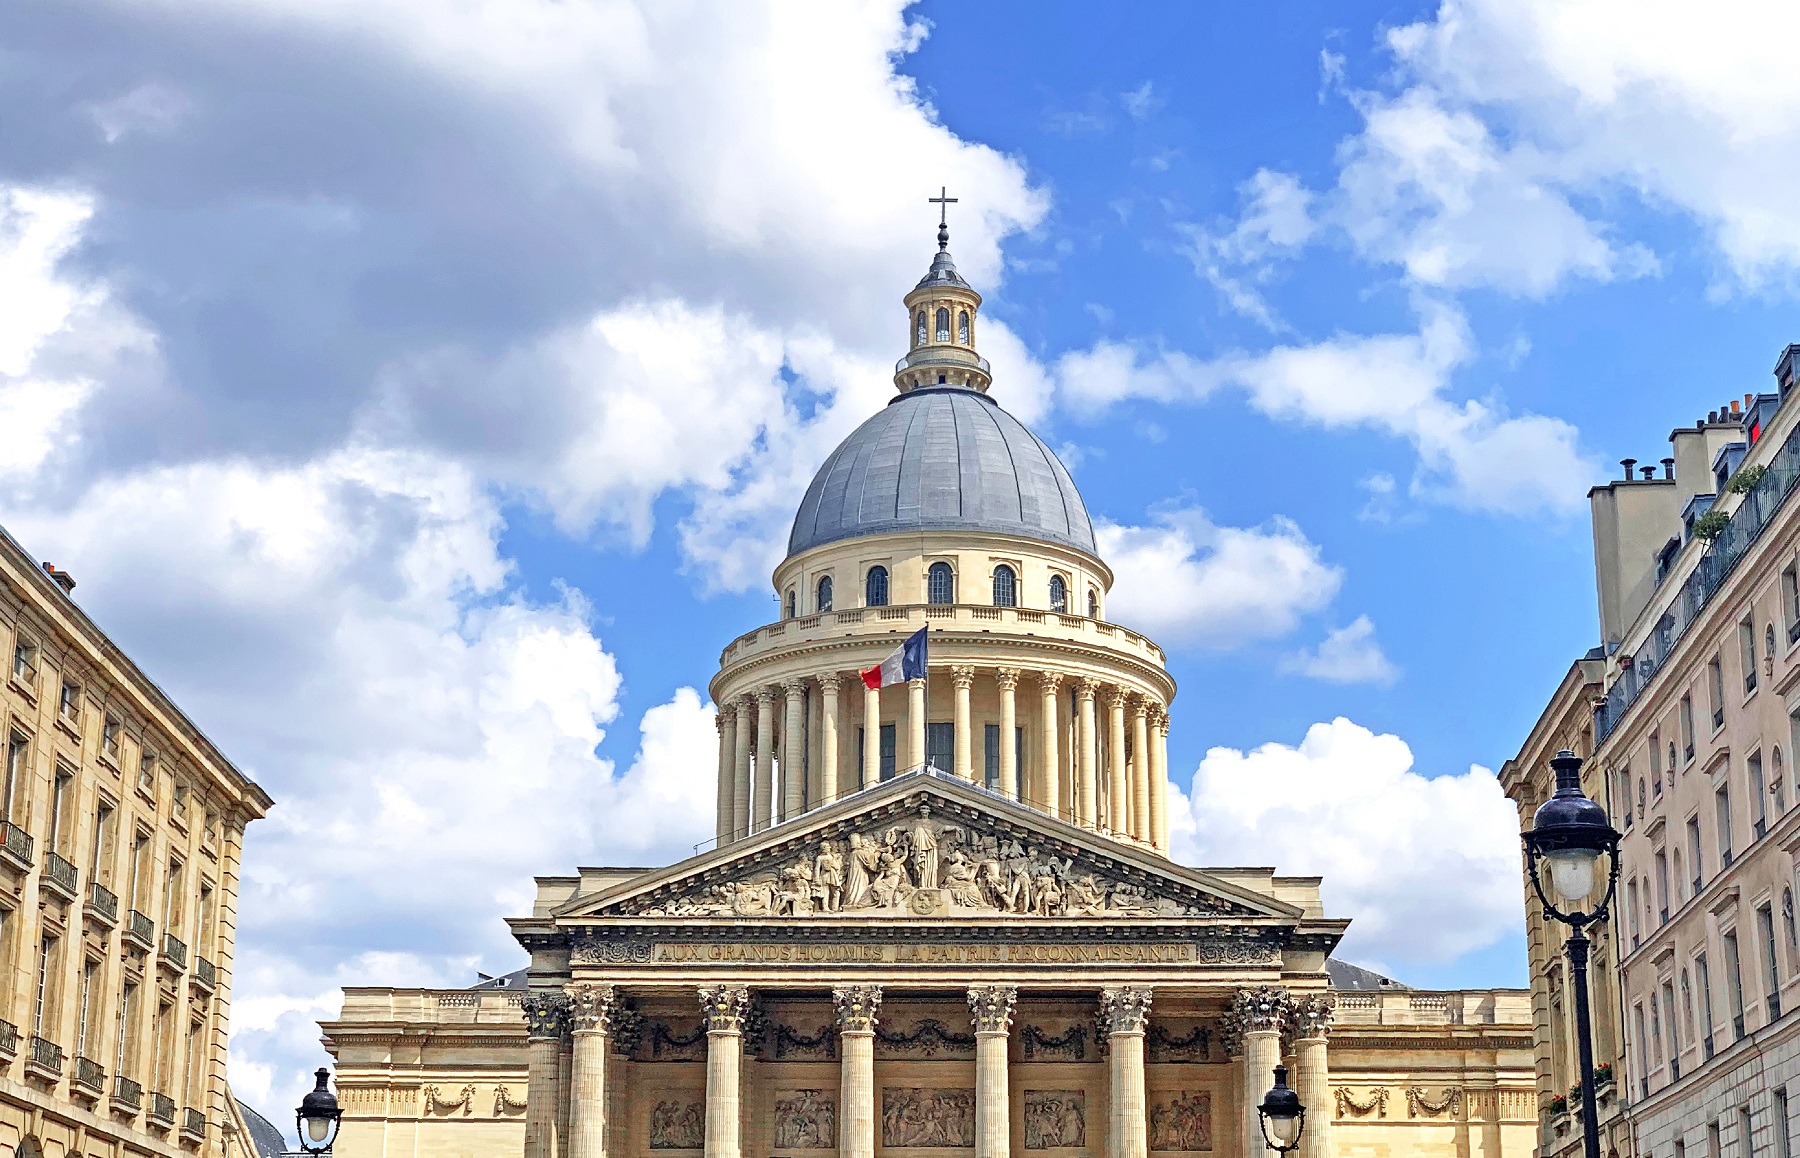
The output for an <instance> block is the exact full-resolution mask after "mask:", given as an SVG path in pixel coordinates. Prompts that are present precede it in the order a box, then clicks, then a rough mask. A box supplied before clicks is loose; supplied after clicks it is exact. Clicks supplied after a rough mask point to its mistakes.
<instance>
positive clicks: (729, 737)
mask: <svg viewBox="0 0 1800 1158" xmlns="http://www.w3.org/2000/svg"><path fill="white" fill-rule="evenodd" d="M713 724H714V725H715V726H716V727H717V728H718V730H719V788H718V793H717V801H716V803H717V806H718V809H717V815H716V817H715V818H714V821H713V836H714V837H716V838H717V843H718V844H725V843H726V842H727V841H729V840H730V839H731V817H732V814H733V812H734V811H735V809H734V806H733V799H732V794H733V793H734V792H736V791H737V781H736V779H735V777H734V775H733V773H732V770H731V757H732V754H733V753H734V752H735V751H736V750H737V737H736V736H735V735H733V733H734V732H736V731H737V728H736V721H735V720H734V718H733V715H732V711H731V706H730V705H729V704H722V705H720V707H719V709H718V713H717V714H716V715H715V716H714V717H713Z"/></svg>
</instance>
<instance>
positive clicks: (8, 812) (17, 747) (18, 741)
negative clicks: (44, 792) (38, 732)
mask: <svg viewBox="0 0 1800 1158" xmlns="http://www.w3.org/2000/svg"><path fill="white" fill-rule="evenodd" d="M30 783H31V743H30V741H28V740H27V739H25V737H24V736H22V735H20V734H19V733H18V732H14V733H12V734H11V735H9V736H8V737H7V739H6V784H5V786H4V792H3V794H0V815H3V817H4V819H5V820H6V821H8V822H9V823H12V824H17V823H18V821H17V819H16V817H17V815H18V811H17V805H18V802H19V800H20V798H21V797H22V795H23V793H24V790H25V788H26V787H27V786H29V785H30Z"/></svg>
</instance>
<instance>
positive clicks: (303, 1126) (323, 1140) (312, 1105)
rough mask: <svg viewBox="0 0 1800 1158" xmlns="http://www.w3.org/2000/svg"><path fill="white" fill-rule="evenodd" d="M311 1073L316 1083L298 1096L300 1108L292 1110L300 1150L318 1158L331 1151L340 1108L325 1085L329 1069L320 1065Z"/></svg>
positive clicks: (336, 1130) (328, 1078) (328, 1076)
mask: <svg viewBox="0 0 1800 1158" xmlns="http://www.w3.org/2000/svg"><path fill="white" fill-rule="evenodd" d="M313 1076H314V1077H316V1078H318V1079H319V1084H318V1085H317V1086H315V1087H313V1089H312V1091H311V1092H309V1093H308V1094H307V1095H306V1096H305V1097H304V1098H301V1099H300V1108H299V1109H298V1110H295V1111H294V1127H295V1129H296V1130H298V1131H299V1133H300V1149H301V1150H303V1151H304V1152H306V1153H308V1154H311V1155H313V1158H318V1156H319V1155H321V1154H329V1153H331V1144H332V1143H333V1142H335V1141H337V1132H338V1119H339V1118H341V1117H342V1116H343V1111H342V1110H340V1109H338V1100H337V1095H336V1094H334V1093H332V1092H331V1087H330V1086H329V1085H328V1084H327V1083H328V1081H329V1080H330V1078H331V1071H330V1070H328V1069H326V1068H325V1067H324V1066H320V1067H319V1072H318V1073H316V1074H314V1075H313Z"/></svg>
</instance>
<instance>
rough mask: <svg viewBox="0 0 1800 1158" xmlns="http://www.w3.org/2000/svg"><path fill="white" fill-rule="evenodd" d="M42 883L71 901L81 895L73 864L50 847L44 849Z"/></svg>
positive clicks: (79, 883)
mask: <svg viewBox="0 0 1800 1158" xmlns="http://www.w3.org/2000/svg"><path fill="white" fill-rule="evenodd" d="M44 883H45V884H47V885H49V886H50V887H51V888H53V889H55V890H56V891H57V892H59V893H61V894H62V895H63V896H64V897H66V898H68V899H69V900H71V901H72V900H74V899H75V898H76V897H78V896H80V895H81V882H80V880H79V878H78V874H77V873H76V871H75V866H74V865H72V864H70V863H69V861H68V860H67V858H65V857H62V856H59V855H58V854H57V853H55V852H53V851H52V850H50V849H45V850H44Z"/></svg>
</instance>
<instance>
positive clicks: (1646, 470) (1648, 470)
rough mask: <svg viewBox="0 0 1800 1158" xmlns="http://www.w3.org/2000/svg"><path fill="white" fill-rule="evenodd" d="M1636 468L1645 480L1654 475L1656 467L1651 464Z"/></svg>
mask: <svg viewBox="0 0 1800 1158" xmlns="http://www.w3.org/2000/svg"><path fill="white" fill-rule="evenodd" d="M1638 470H1639V472H1641V473H1642V474H1643V476H1644V480H1645V481H1646V482H1648V481H1649V480H1651V479H1653V478H1655V477H1656V468H1655V467H1653V466H1640V467H1638Z"/></svg>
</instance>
